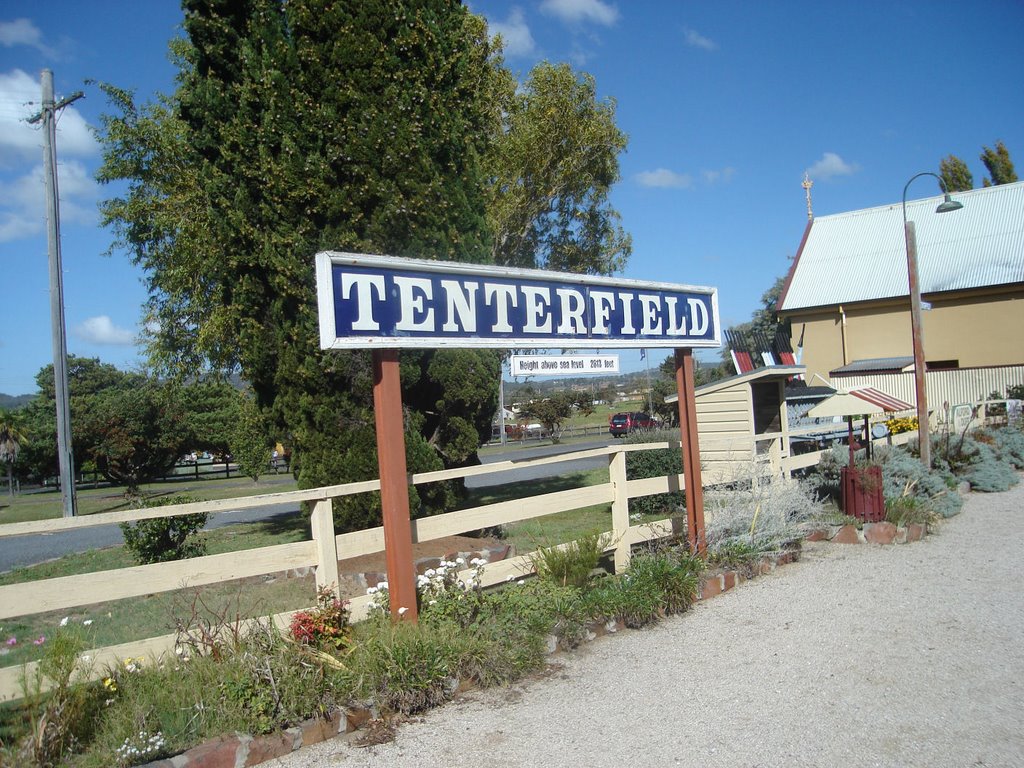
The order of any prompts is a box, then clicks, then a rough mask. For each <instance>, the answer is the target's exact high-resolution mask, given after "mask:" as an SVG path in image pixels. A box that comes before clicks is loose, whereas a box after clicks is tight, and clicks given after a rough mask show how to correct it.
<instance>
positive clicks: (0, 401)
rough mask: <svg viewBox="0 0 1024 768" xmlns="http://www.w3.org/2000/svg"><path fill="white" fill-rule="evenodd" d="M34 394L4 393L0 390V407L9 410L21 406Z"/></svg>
mask: <svg viewBox="0 0 1024 768" xmlns="http://www.w3.org/2000/svg"><path fill="white" fill-rule="evenodd" d="M34 397H35V395H5V394H4V393H3V392H0V408H6V409H7V410H9V411H13V410H16V409H18V408H23V407H25V406H26V405H28V404H29V402H31V400H32V398H34Z"/></svg>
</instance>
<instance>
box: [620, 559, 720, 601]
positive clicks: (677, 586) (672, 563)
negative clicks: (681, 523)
mask: <svg viewBox="0 0 1024 768" xmlns="http://www.w3.org/2000/svg"><path fill="white" fill-rule="evenodd" d="M702 570H704V561H703V560H701V559H700V558H699V557H697V556H696V555H693V554H690V553H689V552H687V551H685V550H682V549H674V550H670V549H665V550H660V551H656V552H644V553H640V554H638V555H635V556H634V557H633V558H632V559H631V560H630V563H629V568H627V569H626V572H625V574H624V575H623V576H622V579H623V580H626V579H628V580H630V581H632V582H633V585H634V586H635V588H637V589H642V590H644V591H648V592H650V593H651V594H652V595H655V596H656V597H657V599H658V607H659V609H660V610H661V611H663V612H664V613H666V614H673V613H682V612H683V611H685V610H686V609H687V608H689V607H690V606H691V605H693V602H694V600H696V599H697V592H698V590H699V588H700V573H701V571H702Z"/></svg>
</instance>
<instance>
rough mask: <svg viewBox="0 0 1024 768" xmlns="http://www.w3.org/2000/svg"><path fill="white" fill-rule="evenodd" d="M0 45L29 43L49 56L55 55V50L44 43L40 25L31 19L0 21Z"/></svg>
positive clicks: (5, 46) (7, 46)
mask: <svg viewBox="0 0 1024 768" xmlns="http://www.w3.org/2000/svg"><path fill="white" fill-rule="evenodd" d="M0 45H2V46H3V47H4V48H13V47H14V46H16V45H27V46H29V47H30V48H35V49H36V50H37V51H40V52H41V53H43V54H45V55H47V56H52V55H53V50H52V49H51V48H50V47H49V46H47V45H44V44H43V36H42V34H41V33H40V32H39V29H38V27H36V25H35V24H33V23H32V22H31V20H29V19H15V20H14V21H0Z"/></svg>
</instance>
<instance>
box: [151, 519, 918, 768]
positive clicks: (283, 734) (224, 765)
mask: <svg viewBox="0 0 1024 768" xmlns="http://www.w3.org/2000/svg"><path fill="white" fill-rule="evenodd" d="M925 533H927V530H926V528H925V526H924V525H916V524H912V525H908V526H906V527H905V528H903V527H900V528H897V527H896V526H895V525H893V524H892V523H865V524H864V527H863V529H861V530H858V529H857V527H856V526H854V525H844V526H832V527H830V528H827V529H821V530H818V531H812V532H811V533H810V534H808V535H807V536H806V537H805V539H806V540H807V541H829V542H832V543H835V544H863V543H869V544H905V543H909V542H913V541H919V540H920V539H921V538H922V537H923V536H924V535H925ZM506 554H507V553H506ZM799 557H800V551H799V549H796V550H790V551H786V552H782V553H780V554H778V555H775V556H773V557H766V558H764V559H762V560H761V561H760V562H758V563H756V564H754V565H751V566H749V567H747V568H738V569H728V570H715V571H711V572H708V573H706V574H704V576H703V577H702V579H701V586H700V592H699V594H698V597H697V600H708V599H710V598H712V597H716V596H717V595H720V594H722V593H723V592H727V591H729V590H730V589H734V588H736V587H738V586H740V585H741V584H743V583H744V582H747V581H750V580H751V579H754V578H757V577H758V576H760V575H765V574H768V573H771V572H772V571H774V570H775V569H776V568H778V567H779V566H782V565H786V564H788V563H793V562H796V561H797V560H798V559H799ZM497 559H501V558H497ZM622 629H625V625H624V624H623V623H622V622H618V621H609V622H595V623H594V624H592V625H591V626H590V627H589V629H588V632H587V634H586V641H587V642H589V641H592V640H595V639H596V638H599V637H603V636H605V635H609V634H614V633H616V632H618V631H619V630H622ZM561 650H563V649H562V648H560V647H559V643H558V640H557V638H555V637H554V636H553V635H552V636H550V637H549V638H548V652H549V653H556V652H559V651H561ZM473 687H475V686H473V685H472V684H466V683H465V682H462V683H460V684H459V685H458V686H457V691H458V692H462V691H466V690H470V689H472V688H473ZM379 717H380V713H379V712H377V711H376V709H375V708H367V707H345V708H342V709H339V710H336V711H334V712H332V713H331V715H330V716H329V717H326V718H313V719H311V720H306V721H305V722H303V723H300V724H299V725H297V726H294V727H292V728H287V729H285V730H284V731H278V732H275V733H270V734H266V735H263V736H250V735H248V734H235V735H233V736H221V737H219V738H216V739H213V740H211V741H207V742H205V743H203V744H200V745H199V746H196V747H192V749H189V750H186V751H185V752H182V753H181V754H178V755H175V756H174V757H169V758H164V759H162V760H157V761H155V762H151V763H147V764H146V765H145V766H142V768H251V767H252V766H257V765H260V764H261V763H264V762H267V761H268V760H273V759H275V758H279V757H284V756H285V755H287V754H290V753H292V752H295V751H298V750H299V749H301V748H302V747H308V746H311V745H313V744H319V743H320V742H323V741H327V740H328V739H333V738H339V737H340V738H344V739H347V740H350V739H353V738H355V737H357V736H358V734H359V732H360V730H361V729H363V728H364V727H365V726H366V725H367V723H370V722H371V721H376V720H377V719H378V718H379Z"/></svg>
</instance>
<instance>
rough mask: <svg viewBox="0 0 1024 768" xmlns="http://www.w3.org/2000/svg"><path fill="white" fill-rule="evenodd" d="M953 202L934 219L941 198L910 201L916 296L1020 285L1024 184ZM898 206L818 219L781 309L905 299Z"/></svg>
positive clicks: (957, 197)
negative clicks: (957, 206)
mask: <svg viewBox="0 0 1024 768" xmlns="http://www.w3.org/2000/svg"><path fill="white" fill-rule="evenodd" d="M953 198H954V199H955V200H958V201H959V202H961V203H963V208H962V209H961V210H959V211H954V212H951V213H943V214H937V213H935V208H936V207H937V206H938V204H939V203H940V202H942V197H941V196H937V197H928V198H925V199H923V200H912V201H911V200H908V201H907V219H908V220H910V221H913V222H914V225H915V230H916V234H917V251H918V273H919V277H920V281H921V292H922V293H925V294H929V293H941V292H944V291H958V290H967V289H973V288H983V287H989V286H998V285H1011V284H1014V283H1024V182H1015V183H1013V184H1000V185H997V186H994V187H985V188H982V189H975V190H971V191H968V192H957V193H954V194H953ZM907 282H908V277H907V251H906V242H905V238H904V232H903V208H902V203H901V202H898V203H893V204H891V205H884V206H880V207H877V208H866V209H863V210H859V211H849V212H846V213H838V214H834V215H830V216H818V217H815V218H814V219H813V220H812V221H811V222H809V223H808V225H807V230H806V231H805V233H804V240H803V243H801V246H800V250H799V251H798V253H797V257H796V259H795V260H794V263H793V266H792V268H791V269H790V273H789V276H788V277H787V280H786V286H785V288H784V289H783V294H782V296H781V297H780V301H779V311H780V312H787V311H792V310H796V309H806V308H810V307H825V306H832V305H836V304H844V303H850V302H856V301H873V300H878V299H887V298H895V297H901V296H906V295H907V293H908V287H907Z"/></svg>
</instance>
